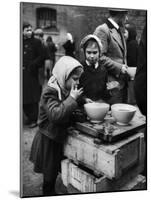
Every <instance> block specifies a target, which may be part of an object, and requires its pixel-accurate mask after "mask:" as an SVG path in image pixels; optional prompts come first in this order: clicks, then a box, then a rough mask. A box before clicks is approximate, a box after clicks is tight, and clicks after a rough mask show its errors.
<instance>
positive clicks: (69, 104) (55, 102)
mask: <svg viewBox="0 0 151 200" xmlns="http://www.w3.org/2000/svg"><path fill="white" fill-rule="evenodd" d="M43 101H44V106H45V110H46V112H47V116H48V118H49V120H50V121H51V122H53V123H65V122H68V120H69V117H70V115H71V114H72V112H73V111H74V110H75V109H76V108H77V102H76V100H75V99H74V98H72V97H71V96H70V95H69V96H68V97H67V98H66V99H65V100H63V101H60V100H59V99H58V94H57V91H56V90H55V89H52V88H51V89H49V90H48V91H47V92H45V93H44V95H43Z"/></svg>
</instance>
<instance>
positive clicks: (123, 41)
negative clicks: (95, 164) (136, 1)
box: [23, 9, 147, 195]
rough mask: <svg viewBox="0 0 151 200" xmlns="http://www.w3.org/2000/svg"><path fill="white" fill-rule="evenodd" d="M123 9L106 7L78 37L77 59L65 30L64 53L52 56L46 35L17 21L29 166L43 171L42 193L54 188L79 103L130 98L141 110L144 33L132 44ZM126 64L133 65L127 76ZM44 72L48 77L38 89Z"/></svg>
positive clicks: (133, 34)
mask: <svg viewBox="0 0 151 200" xmlns="http://www.w3.org/2000/svg"><path fill="white" fill-rule="evenodd" d="M127 13H128V11H127V10H124V9H123V10H122V9H110V10H109V14H110V16H109V18H108V19H107V20H106V22H105V23H103V24H101V25H99V26H98V27H96V29H95V30H94V32H93V33H92V34H89V35H87V36H85V37H84V38H83V39H82V40H81V44H80V47H79V49H80V48H81V50H82V51H83V53H84V60H83V61H79V60H78V59H77V58H76V56H75V43H74V40H73V37H72V35H71V34H70V33H67V40H66V42H65V43H64V44H63V47H64V49H65V56H62V57H61V58H60V59H59V60H58V61H57V62H55V52H56V51H57V48H56V46H55V44H54V43H53V40H52V37H51V36H49V37H48V38H47V39H46V43H45V42H44V39H43V31H42V30H41V29H36V30H35V31H34V32H32V27H31V25H30V24H28V23H25V24H24V25H23V111H24V114H25V115H26V122H25V124H26V125H29V127H31V128H32V127H35V126H37V125H38V131H37V133H36V135H35V137H34V140H33V144H32V147H31V154H30V160H31V161H32V162H33V163H34V171H35V172H37V173H43V175H44V179H43V195H54V194H55V182H56V178H57V174H58V171H59V170H60V163H61V159H62V158H63V151H62V150H63V144H64V141H65V139H66V137H67V128H68V127H69V126H70V125H71V123H72V113H73V111H75V110H76V109H77V108H78V107H79V106H81V105H83V104H84V103H86V102H93V101H99V102H107V103H109V104H110V105H112V104H114V103H131V104H137V105H138V107H139V108H140V110H141V112H142V114H144V115H147V107H146V101H147V99H146V98H147V93H146V71H147V70H146V68H147V61H146V54H147V52H146V51H147V50H146V33H145V31H144V32H143V34H142V39H141V41H140V43H139V44H138V42H137V40H136V36H137V33H136V27H135V26H134V24H131V23H127V20H128V18H127ZM145 30H146V29H145ZM129 67H137V72H136V77H135V79H133V80H131V78H130V75H129V73H128V68H129ZM39 72H40V73H39ZM39 77H40V78H39ZM44 77H47V80H48V82H47V84H46V86H45V87H44V88H43V89H42V85H43V83H44ZM130 82H132V84H131V85H130ZM134 86H135V87H134ZM130 87H131V88H130ZM142 87H143V88H142ZM141 88H142V90H141ZM129 90H130V91H129ZM134 93H135V97H134ZM140 93H141V94H140ZM142 93H144V95H142ZM37 118H38V119H37Z"/></svg>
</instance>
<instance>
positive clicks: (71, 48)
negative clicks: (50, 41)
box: [63, 33, 75, 57]
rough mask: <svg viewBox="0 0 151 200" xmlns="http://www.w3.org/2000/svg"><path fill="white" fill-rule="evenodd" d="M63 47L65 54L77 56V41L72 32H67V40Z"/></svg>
mask: <svg viewBox="0 0 151 200" xmlns="http://www.w3.org/2000/svg"><path fill="white" fill-rule="evenodd" d="M63 48H64V49H65V55H67V56H71V57H75V43H74V41H73V37H72V35H71V33H67V40H66V42H65V43H64V44H63Z"/></svg>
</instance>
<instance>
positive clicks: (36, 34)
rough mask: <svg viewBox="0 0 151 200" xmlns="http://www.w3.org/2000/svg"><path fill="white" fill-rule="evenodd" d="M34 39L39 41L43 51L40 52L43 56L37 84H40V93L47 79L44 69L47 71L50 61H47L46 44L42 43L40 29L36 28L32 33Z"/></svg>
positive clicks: (41, 31) (42, 38)
mask: <svg viewBox="0 0 151 200" xmlns="http://www.w3.org/2000/svg"><path fill="white" fill-rule="evenodd" d="M34 37H35V38H36V39H39V40H40V41H41V44H42V47H43V51H42V52H41V54H42V56H43V61H42V63H41V65H42V67H41V68H40V69H39V82H40V86H41V91H42V87H43V85H44V83H45V79H47V76H46V73H45V69H47V68H48V69H49V68H50V59H49V54H48V50H47V46H46V43H45V41H44V32H43V30H42V29H40V28H37V29H35V31H34Z"/></svg>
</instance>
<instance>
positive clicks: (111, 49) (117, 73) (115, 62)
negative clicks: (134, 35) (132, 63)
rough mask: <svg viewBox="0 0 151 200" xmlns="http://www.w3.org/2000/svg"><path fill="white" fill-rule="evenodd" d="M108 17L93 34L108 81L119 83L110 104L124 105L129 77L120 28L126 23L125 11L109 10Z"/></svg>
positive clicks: (124, 43) (124, 44)
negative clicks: (99, 44)
mask: <svg viewBox="0 0 151 200" xmlns="http://www.w3.org/2000/svg"><path fill="white" fill-rule="evenodd" d="M109 13H110V17H109V18H108V19H107V20H106V22H105V23H104V24H102V25H100V26H98V27H97V28H96V30H95V31H94V34H95V35H96V36H98V37H99V38H100V40H101V42H102V45H103V50H102V53H103V56H102V57H101V59H102V60H103V62H104V65H105V67H106V68H107V70H108V73H109V80H115V81H118V82H119V83H120V90H117V92H115V93H114V96H112V99H111V102H112V104H113V103H126V102H127V87H128V80H129V76H128V74H127V68H128V66H127V61H126V42H125V39H124V36H123V33H122V30H121V29H122V27H123V26H124V24H125V22H126V21H127V19H128V18H127V10H122V9H109Z"/></svg>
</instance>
